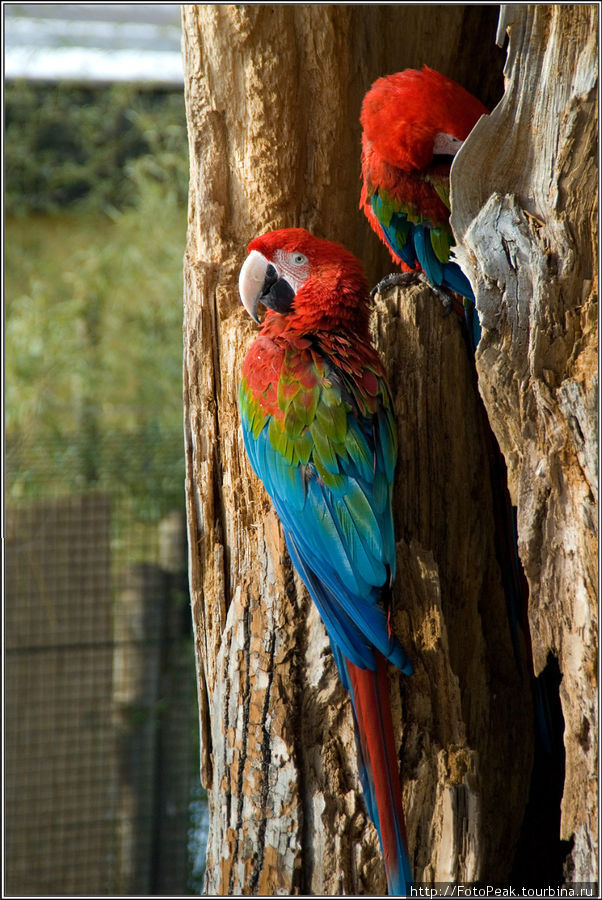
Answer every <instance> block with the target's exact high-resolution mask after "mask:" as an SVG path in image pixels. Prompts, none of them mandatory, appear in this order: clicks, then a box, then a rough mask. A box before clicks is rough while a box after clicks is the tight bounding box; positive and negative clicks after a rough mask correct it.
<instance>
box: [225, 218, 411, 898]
mask: <svg viewBox="0 0 602 900" xmlns="http://www.w3.org/2000/svg"><path fill="white" fill-rule="evenodd" d="M239 290H240V296H241V299H242V302H243V304H244V306H245V308H246V310H247V312H248V313H249V314H250V315H251V316H252V318H253V319H255V321H257V322H258V321H259V320H258V318H257V309H258V304H259V303H262V304H263V306H265V307H266V310H267V312H266V316H265V319H264V321H263V324H262V325H261V329H260V332H259V336H258V337H257V338H256V339H255V341H254V342H253V344H252V345H251V348H250V350H249V352H248V353H247V356H246V358H245V361H244V364H243V369H242V379H241V383H240V390H239V407H240V413H241V421H242V432H243V438H244V444H245V448H246V451H247V454H248V456H249V460H250V462H251V465H252V467H253V470H254V471H255V473H256V474H257V475H258V477H259V478H260V479H261V480H262V482H263V484H264V485H265V488H266V490H267V492H268V494H269V495H270V497H271V500H272V503H273V504H274V507H275V509H276V512H277V513H278V516H279V518H280V521H281V523H282V527H283V530H284V536H285V539H286V544H287V547H288V550H289V553H290V557H291V560H292V562H293V565H294V566H295V568H296V569H297V571H298V573H299V575H300V576H301V578H302V579H303V581H304V583H305V585H306V587H307V589H308V591H309V593H310V595H311V597H312V598H313V600H314V602H315V604H316V606H317V608H318V610H319V612H320V615H321V617H322V620H323V622H324V625H325V626H326V630H327V632H328V636H329V638H330V643H331V646H332V650H333V654H334V658H335V660H336V664H337V667H338V670H339V674H340V677H341V680H342V682H343V684H344V686H345V687H346V688H347V689H348V690H349V693H350V696H351V700H352V706H353V712H354V718H355V727H356V738H357V748H358V762H359V770H360V777H361V781H362V787H363V792H364V796H365V800H366V806H367V808H368V811H369V814H370V816H371V818H372V820H373V821H374V824H375V825H376V828H377V830H378V833H379V837H380V841H381V846H382V851H383V857H384V863H385V871H386V875H387V884H388V889H389V893H391V894H404V893H406V892H407V887H408V884H409V883H410V882H411V871H410V863H409V858H408V852H407V848H406V835H405V825H404V817H403V809H402V792H401V786H400V781H399V768H398V760H397V754H396V750H395V741H394V737H393V726H392V720H391V708H390V702H389V687H388V681H387V661H389V662H392V663H393V664H394V665H396V666H397V667H398V668H399V669H401V670H402V672H405V673H406V674H411V672H412V666H411V663H410V660H409V658H408V656H407V655H406V653H405V651H404V650H403V648H402V647H401V645H400V644H399V642H398V640H397V638H396V637H395V636H394V634H393V633H392V631H391V627H390V617H389V612H390V602H391V586H392V583H393V579H394V576H395V537H394V533H393V517H392V511H391V495H392V485H393V474H394V470H395V463H396V458H397V436H396V430H395V423H394V420H393V413H392V404H391V397H390V394H389V388H388V386H387V380H386V376H385V371H384V368H383V365H382V362H381V360H380V358H379V356H378V354H377V352H376V351H375V349H374V348H373V347H372V345H371V343H370V338H369V335H368V317H369V307H368V297H369V290H368V285H367V282H366V279H365V276H364V273H363V269H362V265H361V263H360V261H359V260H358V259H356V258H355V257H354V256H353V255H352V254H351V253H349V252H348V251H347V250H345V248H344V247H341V246H340V245H339V244H334V243H331V242H330V241H326V240H321V239H318V238H316V237H314V236H313V235H311V234H310V233H309V232H307V231H305V230H304V229H302V228H288V229H283V230H280V231H272V232H269V233H267V234H264V235H263V236H261V237H258V238H255V239H254V240H253V241H251V243H250V244H249V255H248V257H247V259H246V261H245V263H244V265H243V266H242V269H241V271H240V278H239Z"/></svg>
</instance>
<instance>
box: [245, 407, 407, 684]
mask: <svg viewBox="0 0 602 900" xmlns="http://www.w3.org/2000/svg"><path fill="white" fill-rule="evenodd" d="M347 417H348V422H347V433H348V435H349V434H350V435H352V437H351V438H350V440H349V441H348V442H347V444H346V451H347V452H345V454H344V456H342V457H336V456H335V461H336V462H337V472H338V473H339V474H340V476H341V486H340V487H327V486H326V485H325V484H324V482H323V481H322V479H321V478H320V477H319V476H318V473H317V471H316V469H315V467H314V466H313V465H312V464H311V459H310V462H309V464H308V465H307V466H305V467H303V466H301V465H300V464H299V463H292V462H290V461H289V460H288V458H287V457H285V456H284V455H283V454H282V453H281V452H280V451H279V450H277V449H276V448H275V447H274V446H273V444H272V443H271V441H270V434H269V431H270V417H267V418H266V421H265V423H264V427H263V428H262V429H261V431H260V432H259V434H258V435H257V436H256V437H254V436H253V433H252V429H251V423H250V422H249V421H248V420H247V417H246V415H245V411H244V408H243V406H242V405H241V421H242V430H243V439H244V444H245V448H246V450H247V454H248V456H249V460H250V462H251V465H252V467H253V469H254V471H255V473H256V474H257V475H258V476H259V478H261V480H262V481H263V483H264V485H265V488H266V490H267V492H268V494H269V495H270V497H271V499H272V502H273V504H274V507H275V509H276V512H277V513H278V516H279V518H280V520H281V521H282V524H283V527H284V532H285V538H286V542H287V545H288V548H289V552H290V554H291V558H292V559H293V562H294V564H295V566H296V567H297V570H298V571H299V573H300V575H301V577H302V578H303V580H304V582H305V584H306V586H307V588H308V590H309V592H310V594H311V595H312V597H313V599H314V601H315V603H316V605H317V607H318V609H319V610H320V613H321V615H322V618H323V620H324V624H325V625H326V628H327V631H328V634H329V636H330V639H331V643H333V644H334V645H336V646H338V647H339V648H340V649H341V650H342V652H343V653H344V654H345V656H346V657H347V658H348V659H349V660H351V661H352V662H353V663H354V664H355V665H357V666H359V667H360V668H370V669H373V668H374V666H375V662H374V654H373V650H374V649H375V648H376V649H378V650H379V651H380V652H381V653H382V654H383V655H384V656H386V657H388V658H389V659H390V660H391V661H392V662H393V663H395V664H396V665H397V666H399V667H400V668H401V669H402V670H404V671H405V672H410V671H411V665H410V663H409V660H408V657H407V656H406V654H405V651H404V650H403V649H402V647H401V645H400V644H399V642H398V641H397V640H396V639H395V638H394V637H392V636H391V634H390V633H389V627H388V623H387V616H386V613H385V610H384V609H383V607H382V605H381V603H380V596H381V591H382V588H383V587H384V585H385V583H386V582H387V579H388V578H389V577H392V575H393V574H394V572H395V540H394V531H393V517H392V511H391V493H392V478H393V472H394V468H395V458H396V438H395V434H394V431H393V426H392V422H391V421H390V418H391V417H390V415H389V414H387V413H386V412H385V411H384V410H382V411H381V413H380V414H379V415H378V416H376V417H374V418H373V419H369V418H366V417H361V416H360V417H358V416H357V415H355V414H354V413H353V412H351V411H348V412H347ZM348 448H351V450H349V449H348ZM354 449H355V450H356V451H357V452H355V453H354V452H353V450H354ZM291 470H293V471H291Z"/></svg>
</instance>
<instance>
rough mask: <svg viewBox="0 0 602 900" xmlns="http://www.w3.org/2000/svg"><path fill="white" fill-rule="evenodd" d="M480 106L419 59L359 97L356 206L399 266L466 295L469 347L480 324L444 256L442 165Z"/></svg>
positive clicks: (446, 228) (482, 111)
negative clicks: (359, 161) (358, 191)
mask: <svg viewBox="0 0 602 900" xmlns="http://www.w3.org/2000/svg"><path fill="white" fill-rule="evenodd" d="M487 113H488V110H487V108H486V107H485V106H483V104H482V103H481V102H480V100H477V98H476V97H473V96H472V94H469V93H468V91H466V90H464V88H463V87H461V86H460V85H459V84H456V82H455V81H452V80H451V78H446V77H445V75H441V74H440V73H439V72H435V71H434V69H429V68H428V67H427V66H424V67H423V68H422V69H421V70H420V71H418V70H417V69H405V70H404V71H403V72H397V73H396V74H394V75H387V76H385V77H384V78H379V79H378V80H377V81H375V82H374V84H373V85H372V87H371V88H370V90H369V91H368V93H367V94H366V96H365V97H364V101H363V104H362V111H361V116H360V121H361V124H362V128H363V133H362V191H361V197H360V209H363V211H364V213H365V214H366V216H367V218H368V221H369V222H370V225H371V226H372V228H373V229H374V231H375V232H376V234H377V235H378V236H379V237H380V239H381V240H382V241H383V242H384V243H385V244H386V245H387V247H388V249H389V252H390V254H391V256H392V257H393V260H394V262H395V263H397V264H398V265H401V267H402V268H406V269H410V270H415V269H417V268H418V267H420V268H421V269H422V270H423V271H424V273H425V274H426V275H427V277H428V279H429V281H430V282H431V283H432V284H433V285H435V286H437V287H442V288H445V289H447V290H450V291H454V292H455V293H457V294H460V295H461V296H462V297H464V298H465V299H466V302H465V303H464V314H465V317H466V322H467V325H468V330H469V337H470V339H471V342H472V344H473V348H474V347H475V346H476V344H477V343H478V341H479V338H480V328H479V324H478V318H477V316H476V313H475V312H474V295H473V292H472V289H471V287H470V282H469V281H468V279H467V278H466V276H465V275H464V273H463V272H462V270H461V269H460V267H459V266H458V264H457V263H455V262H453V260H452V259H450V250H451V248H452V247H453V245H454V238H453V234H452V231H451V228H450V225H449V209H450V207H449V172H450V167H451V163H452V161H453V157H454V156H455V154H456V153H457V152H458V150H459V149H460V147H461V146H462V143H463V142H464V140H465V139H466V138H467V137H468V134H469V132H470V131H471V130H472V129H473V127H474V126H475V124H476V122H477V121H478V119H480V117H481V116H482V115H486V114H487Z"/></svg>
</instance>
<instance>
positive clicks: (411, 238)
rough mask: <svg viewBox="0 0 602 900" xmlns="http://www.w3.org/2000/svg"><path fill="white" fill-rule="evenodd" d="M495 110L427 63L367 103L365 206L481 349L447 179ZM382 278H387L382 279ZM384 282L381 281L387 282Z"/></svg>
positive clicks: (507, 569) (523, 592) (382, 234)
mask: <svg viewBox="0 0 602 900" xmlns="http://www.w3.org/2000/svg"><path fill="white" fill-rule="evenodd" d="M488 112H489V111H488V109H487V108H486V107H485V106H484V105H483V104H482V103H481V101H480V100H477V98H476V97H474V96H473V95H472V94H470V93H469V92H468V91H466V90H465V89H464V88H463V87H461V86H460V85H459V84H457V83H456V82H455V81H452V79H451V78H447V77H446V76H445V75H441V74H440V73H439V72H436V71H435V70H434V69H430V68H428V67H427V66H424V67H423V68H422V69H421V70H416V69H405V70H404V71H403V72H397V73H396V74H394V75H387V76H385V77H383V78H379V79H378V80H377V81H375V82H374V84H373V85H372V87H371V88H370V90H369V91H368V92H367V94H366V96H365V97H364V101H363V104H362V110H361V115H360V121H361V125H362V129H363V132H362V189H361V195H360V209H363V211H364V213H365V215H366V217H367V218H368V221H369V222H370V225H371V226H372V228H373V230H374V231H375V232H376V234H377V235H378V236H379V238H380V239H381V240H382V241H383V242H384V243H385V244H386V246H387V247H388V249H389V252H390V254H391V256H392V258H393V260H394V262H396V263H397V264H399V265H400V266H401V267H402V268H404V269H405V270H408V269H409V270H415V269H417V268H421V269H422V270H423V271H424V273H425V274H426V276H427V277H428V279H429V281H430V282H431V283H432V284H433V285H435V286H436V287H443V288H445V289H447V290H450V291H453V292H455V293H456V294H460V295H461V296H462V297H463V298H465V299H464V303H463V312H464V317H465V319H466V324H467V330H468V337H469V341H470V344H471V349H472V351H473V353H474V351H475V350H476V347H477V344H478V343H479V340H480V337H481V328H480V324H479V320H478V315H477V312H476V310H475V308H474V294H473V292H472V288H471V286H470V282H469V281H468V279H467V278H466V276H465V275H464V273H463V272H462V270H461V269H460V267H459V266H458V264H457V263H455V262H454V261H453V260H452V259H451V257H450V251H451V249H452V248H453V245H454V238H453V234H452V231H451V228H450V224H449V213H450V202H449V176H450V168H451V164H452V162H453V158H454V156H455V154H456V153H457V152H458V150H459V149H460V147H461V146H462V144H463V142H464V141H465V140H466V138H467V137H468V135H469V133H470V132H471V131H472V129H473V128H474V126H475V125H476V123H477V121H478V120H479V119H480V117H481V116H483V115H487V114H488ZM383 281H385V282H386V281H387V279H384V280H383ZM381 284H382V282H381ZM482 412H483V432H484V436H485V441H486V444H487V452H488V456H489V462H490V470H491V482H492V493H493V503H494V515H495V527H496V551H497V555H498V561H499V564H500V570H501V575H502V580H503V584H504V591H505V594H506V601H507V605H508V616H509V621H510V630H511V635H512V641H513V645H514V652H515V655H516V658H517V662H518V663H519V667H520V669H521V670H522V663H520V660H519V657H520V650H519V639H518V630H517V628H518V623H519V622H521V623H522V627H523V631H524V636H525V642H526V654H527V668H528V669H529V671H530V672H531V673H532V661H531V658H530V657H531V653H530V637H529V627H528V621H527V602H528V587H527V582H526V579H525V576H524V573H523V571H522V567H521V564H520V560H519V555H518V546H517V533H516V511H515V509H514V508H513V507H512V504H511V502H510V497H509V494H508V489H507V482H506V466H505V462H504V459H503V456H502V454H501V452H500V450H499V447H498V445H497V442H496V440H495V438H494V436H493V433H492V432H491V429H490V427H489V423H488V420H487V417H486V414H485V411H484V409H483V411H482ZM534 696H535V703H536V716H537V722H538V729H539V732H540V734H541V736H542V739H543V742H544V744H545V745H546V746H548V745H549V741H550V733H549V732H550V727H549V725H547V724H546V722H547V718H548V717H547V715H546V713H545V711H544V709H543V707H544V701H543V700H542V698H541V696H540V687H539V685H538V684H537V683H535V684H534Z"/></svg>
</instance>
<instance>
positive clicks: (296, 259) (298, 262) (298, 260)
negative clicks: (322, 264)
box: [292, 253, 307, 266]
mask: <svg viewBox="0 0 602 900" xmlns="http://www.w3.org/2000/svg"><path fill="white" fill-rule="evenodd" d="M292 262H293V264H294V265H295V266H303V265H305V263H306V262H307V256H303V254H302V253H293V257H292Z"/></svg>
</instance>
